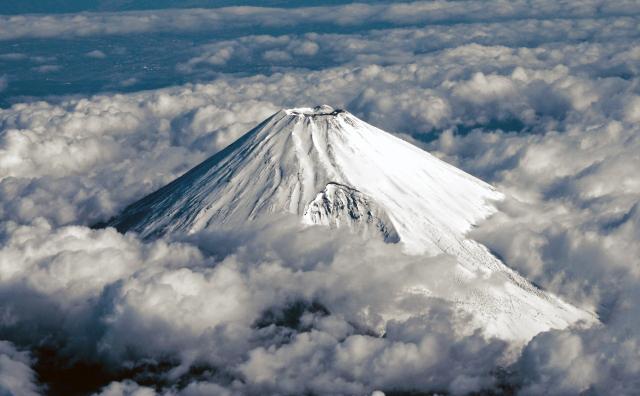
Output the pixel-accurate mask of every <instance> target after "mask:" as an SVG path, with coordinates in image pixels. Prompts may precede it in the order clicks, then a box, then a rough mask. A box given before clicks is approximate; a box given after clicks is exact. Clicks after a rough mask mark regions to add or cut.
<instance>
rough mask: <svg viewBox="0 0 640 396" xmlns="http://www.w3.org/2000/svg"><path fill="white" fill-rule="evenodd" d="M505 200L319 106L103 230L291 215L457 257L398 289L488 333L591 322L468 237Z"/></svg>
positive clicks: (224, 155)
mask: <svg viewBox="0 0 640 396" xmlns="http://www.w3.org/2000/svg"><path fill="white" fill-rule="evenodd" d="M501 198H502V195H501V194H500V193H499V192H497V191H496V190H495V189H494V188H493V187H491V186H490V185H488V184H486V183H484V182H483V181H481V180H479V179H477V178H475V177H473V176H470V175H468V174H466V173H464V172H463V171H461V170H459V169H457V168H455V167H453V166H451V165H449V164H447V163H445V162H443V161H441V160H439V159H437V158H435V157H434V156H432V155H430V154H429V153H427V152H425V151H423V150H421V149H419V148H417V147H415V146H413V145H411V144H409V143H407V142H405V141H403V140H401V139H398V138H396V137H394V136H393V135H391V134H389V133H386V132H384V131H382V130H380V129H378V128H375V127H373V126H371V125H369V124H367V123H365V122H363V121H361V120H359V119H358V118H356V117H354V116H353V115H352V114H350V113H348V112H346V111H344V110H335V109H333V108H331V107H329V106H319V107H315V108H296V109H288V110H281V111H279V112H277V113H276V114H274V115H273V116H271V117H270V118H268V119H267V120H265V121H264V122H262V123H261V124H260V125H258V126H257V127H256V128H254V129H253V130H251V131H249V132H248V133H247V134H245V135H244V136H242V137H241V138H240V139H238V140H237V141H236V142H234V143H233V144H232V145H230V146H229V147H227V148H226V149H225V150H223V151H221V152H219V153H218V154H216V155H214V156H213V157H211V158H209V159H207V160H206V161H204V162H203V163H201V164H200V165H198V166H196V167H195V168H193V169H192V170H190V171H189V172H187V173H186V174H185V175H183V176H182V177H180V178H178V179H176V180H175V181H173V182H172V183H170V184H169V185H167V186H165V187H163V188H161V189H160V190H158V191H156V192H155V193H153V194H151V195H149V196H147V197H145V198H143V199H141V200H140V201H138V202H136V203H134V204H132V205H131V206H129V207H128V208H126V209H125V210H124V212H123V213H122V214H121V215H120V216H118V217H117V218H115V219H113V220H112V221H111V222H110V223H109V225H112V226H115V227H117V228H118V230H120V231H128V230H133V231H136V232H138V233H140V234H141V235H142V236H144V237H153V236H160V235H163V234H166V233H194V232H197V231H199V230H202V229H204V228H207V227H212V226H214V227H234V226H235V225H243V224H245V223H246V222H248V221H252V220H258V219H260V218H261V217H264V216H270V215H273V214H278V213H293V214H296V215H299V216H300V218H301V221H302V222H303V223H305V224H319V225H323V226H328V227H346V228H348V229H350V230H352V231H353V232H355V233H358V234H362V235H365V236H367V237H377V238H381V239H383V240H385V241H386V242H389V243H400V244H402V246H403V249H404V251H405V252H406V253H408V254H427V255H437V254H442V253H446V254H450V255H452V256H454V257H456V261H457V264H456V268H455V269H454V271H453V273H454V274H455V275H454V276H453V277H452V278H451V279H443V280H442V282H443V283H442V285H449V286H445V287H440V291H438V290H433V288H431V289H429V287H427V286H425V287H422V288H421V287H417V288H416V287H411V288H408V290H407V291H406V293H408V294H412V293H418V294H422V295H429V296H434V297H437V298H444V299H446V300H448V301H452V302H454V303H455V304H457V305H458V306H459V307H460V309H462V310H465V311H467V312H470V313H471V314H472V315H473V317H474V319H475V320H476V321H477V322H478V324H479V325H481V326H482V327H483V328H484V329H485V332H486V334H487V335H490V336H497V337H500V338H504V339H514V340H522V341H526V340H528V339H530V338H531V337H533V336H534V335H535V334H537V333H539V332H541V331H545V330H548V329H550V328H564V327H566V326H568V325H569V324H572V323H575V322H576V321H579V320H584V321H586V322H594V321H595V320H596V319H595V317H594V316H593V315H592V314H590V313H588V312H585V311H583V310H580V309H577V308H575V307H573V306H571V305H569V304H566V303H565V302H563V301H561V300H560V299H558V298H557V297H555V296H553V295H550V294H548V293H544V292H542V291H541V290H539V289H537V288H536V287H534V286H533V285H531V284H530V283H529V282H527V281H526V280H525V279H524V278H522V277H521V276H520V275H518V274H517V273H515V272H514V271H512V270H511V269H509V268H508V267H507V266H505V265H504V264H503V263H502V262H500V261H499V260H498V259H497V258H496V257H494V256H493V255H492V254H491V253H490V252H489V251H488V250H487V249H486V248H485V247H484V246H482V245H480V244H478V243H477V242H475V241H472V240H470V239H468V238H467V237H466V236H465V234H466V233H467V231H468V230H469V229H470V228H471V227H472V226H473V225H474V224H475V223H476V222H478V221H479V220H481V219H483V218H485V217H487V216H488V215H490V214H491V213H493V212H494V211H495V208H494V206H493V204H492V203H493V202H494V201H495V200H499V199H501ZM478 279H484V280H487V279H490V282H484V283H483V284H485V285H486V284H488V283H490V284H491V287H478V286H477V285H478V284H479V283H478V282H477V280H478ZM427 283H428V282H426V281H425V284H427ZM480 283H482V282H480ZM443 290H444V291H443ZM380 315H381V316H383V317H385V318H386V319H393V318H401V317H402V313H401V312H400V311H397V312H387V313H380Z"/></svg>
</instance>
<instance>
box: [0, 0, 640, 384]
mask: <svg viewBox="0 0 640 396" xmlns="http://www.w3.org/2000/svg"><path fill="white" fill-rule="evenodd" d="M494 5H495V6H494V7H487V6H486V5H485V4H484V3H477V2H451V3H448V2H429V3H424V2H423V3H412V4H394V5H348V6H336V7H332V8H331V7H330V8H326V9H325V8H322V9H316V8H302V9H292V10H289V9H260V8H231V9H214V10H207V11H206V12H200V11H198V12H196V11H193V10H182V11H153V12H136V13H108V14H99V13H94V14H79V15H56V16H43V15H27V16H17V17H4V16H3V17H0V18H1V19H2V20H3V23H0V26H2V28H0V37H2V38H3V39H5V40H10V39H11V40H14V39H18V38H21V39H29V38H33V37H50V36H54V35H55V36H57V35H63V36H68V37H78V36H86V35H105V34H106V35H109V34H122V35H126V34H130V33H133V32H147V33H150V32H159V31H164V30H167V29H183V30H189V29H193V30H194V31H195V30H198V31H205V32H213V33H215V32H218V31H221V30H222V29H231V30H232V28H233V29H237V32H238V33H237V34H236V35H235V36H234V37H229V38H221V39H220V40H211V42H205V43H200V44H199V45H198V46H197V50H198V51H199V53H198V54H190V55H189V56H188V57H186V58H181V59H180V60H179V61H178V62H177V64H179V66H177V67H178V69H179V70H178V72H179V73H181V74H183V75H185V76H194V75H203V76H205V75H206V76H209V78H211V80H210V81H207V82H203V83H193V84H184V85H180V86H175V87H169V88H165V89H158V90H149V91H141V92H135V93H130V94H113V93H100V94H97V95H94V96H91V97H60V98H51V99H47V100H41V101H30V102H24V103H16V104H14V105H13V106H11V107H8V108H5V109H0V197H1V199H0V241H1V243H0V245H1V249H0V295H1V296H2V298H0V301H1V302H0V339H2V340H5V341H1V342H0V393H2V392H5V393H6V392H9V393H17V394H20V393H22V394H25V395H30V394H38V393H55V392H56V391H57V392H58V393H64V392H63V391H62V390H61V389H62V388H61V385H60V383H55V381H49V380H48V378H51V377H52V376H53V374H52V373H51V368H50V365H49V364H48V361H49V360H50V359H51V356H49V355H47V351H50V350H54V351H55V359H60V360H54V361H62V362H64V365H63V366H65V367H68V369H69V370H68V371H67V373H71V374H69V375H72V376H73V375H75V377H73V378H74V379H76V380H78V381H80V379H81V377H82V376H81V375H78V374H77V373H79V372H81V371H79V370H80V368H81V367H85V366H87V365H88V367H92V368H94V370H93V371H94V372H99V375H96V376H95V377H92V379H91V380H89V379H87V382H88V383H86V384H84V385H86V388H85V389H84V391H85V393H92V392H95V393H96V394H104V395H120V394H136V395H152V394H166V395H174V394H185V395H197V394H228V395H240V394H256V395H257V394H298V393H305V392H308V393H316V394H366V393H371V392H373V391H382V392H387V393H390V392H398V391H407V392H410V391H419V392H450V393H452V394H467V393H470V392H474V391H475V392H478V391H487V392H494V393H497V394H499V393H500V392H507V391H514V392H517V393H518V394H524V395H526V394H531V395H534V394H542V393H544V394H579V393H581V392H585V393H593V394H610V393H615V394H633V393H634V391H636V390H637V389H638V388H639V387H640V384H639V383H638V378H640V366H639V365H638V356H640V321H638V320H637V319H636V318H638V317H640V312H638V307H637V304H636V303H635V302H636V301H637V300H638V298H640V296H639V295H638V293H639V291H640V271H639V268H640V263H639V262H638V257H640V244H639V243H638V241H639V240H640V214H639V212H640V210H639V209H638V202H639V201H640V176H638V174H637V172H634V169H635V168H636V167H637V165H636V164H640V158H639V156H638V153H640V138H639V136H640V130H639V128H640V127H639V126H638V125H639V124H638V121H639V120H640V116H639V114H640V92H639V90H638V86H639V85H638V67H637V64H638V61H639V60H640V49H639V48H638V47H637V46H636V45H635V44H634V43H635V42H636V41H637V37H638V31H637V24H638V18H637V9H636V8H637V7H636V4H635V3H633V2H628V3H625V2H616V3H615V4H613V3H610V2H603V3H599V2H590V3H582V4H581V7H578V6H574V5H573V4H571V3H542V2H540V3H535V4H534V5H535V6H530V4H529V3H510V4H508V5H507V4H504V3H495V4H494ZM478 7H482V11H483V12H477V10H478ZM318 11H323V12H318ZM329 11H331V13H328V12H329ZM336 14H337V15H340V18H338V19H336V20H334V19H333V17H332V18H329V17H328V16H327V15H332V16H335V15H336ZM363 15H364V16H367V18H362V16H363ZM283 16H286V17H283ZM169 19H171V21H169ZM364 19H367V20H368V22H367V23H368V25H366V24H364V23H362V22H361V21H362V20H364ZM452 22H455V23H452ZM249 23H256V24H258V25H259V26H262V27H263V28H265V29H267V28H268V29H282V30H280V31H278V30H271V31H265V32H264V34H261V33H260V34H254V33H253V32H251V33H246V32H248V31H249V28H248V24H249ZM29 24H33V25H32V26H36V27H37V28H35V29H31V28H29V26H30V25H29ZM291 24H293V25H296V26H295V27H291V26H290V25H291ZM376 24H379V25H376ZM205 25H206V26H205ZM319 25H322V26H328V27H329V28H327V29H328V30H327V31H317V32H316V31H315V30H318V29H317V27H318V26H319ZM373 28H375V29H373ZM380 28H384V29H383V30H378V29H380ZM2 29H4V31H2ZM242 29H245V30H242ZM287 29H291V30H287ZM295 29H298V30H295ZM350 29H351V30H350ZM243 32H244V33H243ZM80 53H81V54H82V57H83V58H84V59H91V60H93V59H108V58H109V56H111V54H112V52H109V50H106V49H100V50H98V49H96V48H95V47H92V48H91V49H90V50H89V49H87V50H84V49H83V50H82V51H81V52H80ZM101 54H102V55H101ZM18 55H19V54H18ZM18 55H16V54H14V55H12V58H16V56H17V57H18V58H19V56H18ZM103 55H104V56H106V58H103V57H102V56H103ZM241 60H243V61H244V60H246V62H247V65H250V66H246V69H244V70H243V71H244V72H243V73H242V74H241V75H235V74H225V73H230V71H229V70H226V69H224V68H225V67H230V68H233V67H235V66H236V65H238V64H239V63H240V62H241ZM40 61H41V62H40V63H38V65H52V64H57V63H56V62H54V60H52V59H40ZM262 67H264V68H266V69H261V68H262ZM199 73H200V74H199ZM2 81H4V86H5V90H8V89H11V87H9V86H8V84H10V85H13V84H14V78H13V77H0V90H1V89H2V86H3V83H2ZM319 103H328V104H331V105H333V106H334V107H345V108H347V109H349V110H350V111H351V112H353V113H354V114H355V115H357V116H358V117H361V118H363V119H364V120H366V121H367V122H370V123H372V124H373V125H376V126H379V127H381V128H383V129H386V130H389V131H392V132H395V133H397V134H398V135H399V136H401V137H403V138H405V139H407V140H410V141H411V142H413V143H415V144H418V145H421V146H422V147H424V148H426V149H428V150H430V151H431V152H432V153H434V154H436V155H438V156H440V157H441V158H443V159H445V160H447V161H448V162H451V163H453V164H455V165H457V166H459V167H461V168H463V169H465V170H466V171H468V172H470V173H472V174H474V175H476V176H478V177H481V178H483V179H485V180H487V181H489V182H491V183H493V184H494V185H496V186H497V187H498V188H499V189H500V190H501V191H503V192H505V193H506V194H507V195H508V198H507V200H505V202H504V203H503V204H502V206H501V208H500V213H498V214H496V215H495V216H494V217H492V218H491V219H489V220H488V221H487V222H485V223H483V224H481V225H479V227H478V228H477V229H476V230H474V231H473V233H472V237H474V238H475V239H477V240H479V241H480V242H482V243H483V244H485V245H486V246H488V247H489V248H491V250H492V251H494V252H495V253H496V254H497V255H499V256H500V257H501V258H502V259H503V260H504V261H505V262H506V263H507V264H508V265H509V266H511V267H512V268H514V269H516V270H517V271H518V272H520V273H521V274H523V275H525V276H526V277H527V278H528V279H530V280H532V281H534V282H535V283H536V284H538V285H540V286H541V287H543V288H545V289H548V290H550V291H552V292H553V293H555V294H557V295H559V296H562V297H563V298H564V299H567V300H569V301H571V302H573V303H574V304H577V305H580V306H595V307H597V308H598V314H599V315H600V318H601V319H602V324H601V325H599V326H596V327H593V328H591V329H578V328H572V329H566V330H563V331H551V332H547V333H543V334H540V335H538V336H537V337H536V338H534V339H533V340H532V341H531V342H530V343H528V344H527V345H526V346H524V348H522V349H520V348H516V347H514V346H513V345H508V344H506V343H505V342H503V341H499V340H494V339H485V338H484V337H483V336H482V335H481V332H480V331H479V329H477V328H474V326H473V325H471V324H470V323H471V321H469V320H468V318H467V317H466V316H465V315H464V314H463V313H461V312H457V311H456V310H455V309H453V308H452V306H451V305H450V304H449V303H447V302H446V301H440V300H435V299H426V298H424V297H421V298H417V297H415V296H413V297H411V296H407V295H404V294H402V293H401V292H400V290H401V289H402V286H406V284H408V283H411V282H414V281H415V279H420V280H430V281H432V282H436V281H437V280H438V279H442V278H443V277H444V278H446V277H447V274H448V273H450V271H451V270H452V266H453V263H452V262H451V260H452V259H451V258H448V257H436V258H425V257H419V258H415V257H414V258H411V257H406V256H403V255H402V254H401V253H400V252H399V251H398V249H397V248H396V247H393V246H389V245H384V244H382V243H378V242H375V241H362V240H360V239H358V238H356V237H353V236H351V235H347V234H343V233H338V234H335V235H334V234H331V235H328V234H327V233H325V232H323V230H322V229H316V228H309V229H304V230H301V229H299V227H298V225H297V223H296V222H295V221H294V220H292V219H287V218H284V219H273V221H272V222H270V223H268V224H260V225H253V226H249V227H247V229H244V230H235V231H233V232H224V231H222V230H221V231H219V232H209V233H205V234H202V235H198V236H194V237H192V238H190V239H182V240H159V241H153V242H149V241H141V240H140V239H138V238H137V237H136V236H135V235H121V234H118V233H117V232H115V231H114V230H113V229H103V230H95V229H91V228H89V227H88V226H90V225H92V224H95V223H96V222H99V221H103V220H106V219H108V218H109V217H111V216H112V215H114V214H116V213H118V211H119V210H121V209H122V208H123V207H124V206H126V205H127V204H129V203H131V202H132V201H134V200H135V199H138V198H140V197H142V196H144V195H145V194H148V193H150V192H152V191H153V190H155V189H156V188H158V187H160V186H162V185H164V184H166V183H167V182H169V181H171V180H172V179H173V178H175V177H177V176H179V175H180V174H182V173H183V172H185V171H186V170H188V169H189V168H190V167H192V166H193V165H195V164H197V163H199V162H200V161H202V160H203V159H205V158H206V157H208V156H209V155H211V154H213V153H215V152H217V151H219V150H221V149H222V148H224V147H225V146H226V145H228V144H229V143H230V142H232V141H233V140H235V139H236V138H238V137H239V136H241V134H242V133H244V132H245V131H246V130H248V129H249V128H251V127H252V126H253V125H255V124H256V123H257V122H259V121H261V120H262V119H264V118H265V117H266V116H268V115H270V114H271V113H273V112H275V111H276V110H277V109H279V108H280V107H292V106H304V105H307V106H313V105H316V104H319ZM363 269H366V270H363ZM390 312H393V313H394V314H397V313H398V312H400V313H401V315H395V316H394V319H393V320H386V319H385V315H388V314H389V313H390ZM48 359H49V360H48ZM83 365H84V366H83ZM74 370H75V371H74ZM74 373H75V374H74ZM57 374H59V373H57ZM47 386H48V387H49V388H46V387H47Z"/></svg>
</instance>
